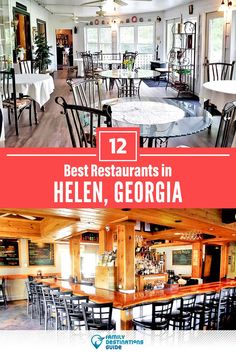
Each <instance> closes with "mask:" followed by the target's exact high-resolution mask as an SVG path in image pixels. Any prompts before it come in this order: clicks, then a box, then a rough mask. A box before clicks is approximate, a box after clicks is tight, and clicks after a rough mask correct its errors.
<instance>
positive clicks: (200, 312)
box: [192, 291, 217, 330]
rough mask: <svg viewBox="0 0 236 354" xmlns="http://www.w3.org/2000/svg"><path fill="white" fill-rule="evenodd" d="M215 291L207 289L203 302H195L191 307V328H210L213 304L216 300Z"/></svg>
mask: <svg viewBox="0 0 236 354" xmlns="http://www.w3.org/2000/svg"><path fill="white" fill-rule="evenodd" d="M216 297H217V292H216V291H209V292H207V293H205V294H204V298H203V302H197V303H196V305H195V306H194V307H193V308H192V313H193V327H192V329H200V330H202V329H204V328H206V329H211V328H212V321H213V319H214V318H213V315H214V311H213V308H214V304H215V301H216Z"/></svg>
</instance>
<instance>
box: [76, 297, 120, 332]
mask: <svg viewBox="0 0 236 354" xmlns="http://www.w3.org/2000/svg"><path fill="white" fill-rule="evenodd" d="M112 307H113V303H112V302H108V303H105V304H92V303H82V312H83V317H84V322H85V329H86V330H111V329H115V328H116V325H115V322H114V321H112Z"/></svg>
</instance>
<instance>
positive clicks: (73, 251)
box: [70, 236, 81, 281]
mask: <svg viewBox="0 0 236 354" xmlns="http://www.w3.org/2000/svg"><path fill="white" fill-rule="evenodd" d="M80 238H81V236H77V237H72V238H71V239H70V256H71V275H72V276H73V277H75V276H77V278H78V280H79V281H80V280H81V271H80Z"/></svg>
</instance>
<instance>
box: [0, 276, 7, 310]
mask: <svg viewBox="0 0 236 354" xmlns="http://www.w3.org/2000/svg"><path fill="white" fill-rule="evenodd" d="M0 305H3V306H4V307H5V308H7V297H6V281H5V278H4V277H3V278H2V282H1V284H0Z"/></svg>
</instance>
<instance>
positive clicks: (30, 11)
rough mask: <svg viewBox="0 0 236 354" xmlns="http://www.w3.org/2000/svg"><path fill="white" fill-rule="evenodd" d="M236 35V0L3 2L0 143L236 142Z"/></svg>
mask: <svg viewBox="0 0 236 354" xmlns="http://www.w3.org/2000/svg"><path fill="white" fill-rule="evenodd" d="M52 3H53V4H52ZM147 10H148V11H147ZM235 33H236V1H235V0H232V1H229V0H207V1H206V0H195V1H194V0H193V1H189V0H168V1H167V0H122V1H121V0H98V1H97V2H96V1H89V0H88V1H85V0H77V1H76V2H75V1H74V0H68V1H67V2H66V5H65V3H64V1H62V0H54V1H53V2H52V1H50V0H20V1H15V0H8V1H6V0H0V82H1V104H0V108H1V111H0V144H1V146H2V147H72V146H73V147H94V146H95V145H96V132H95V129H96V127H97V126H104V127H107V128H109V127H132V126H135V127H139V128H140V136H141V139H140V144H141V146H143V147H179V146H181V147H186V146H187V147H231V146H235V139H234V138H235V101H236V89H235V87H236V85H235V83H236V81H235V80H236V68H235V60H236V44H235V43H236V41H235ZM74 118H75V119H74Z"/></svg>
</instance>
